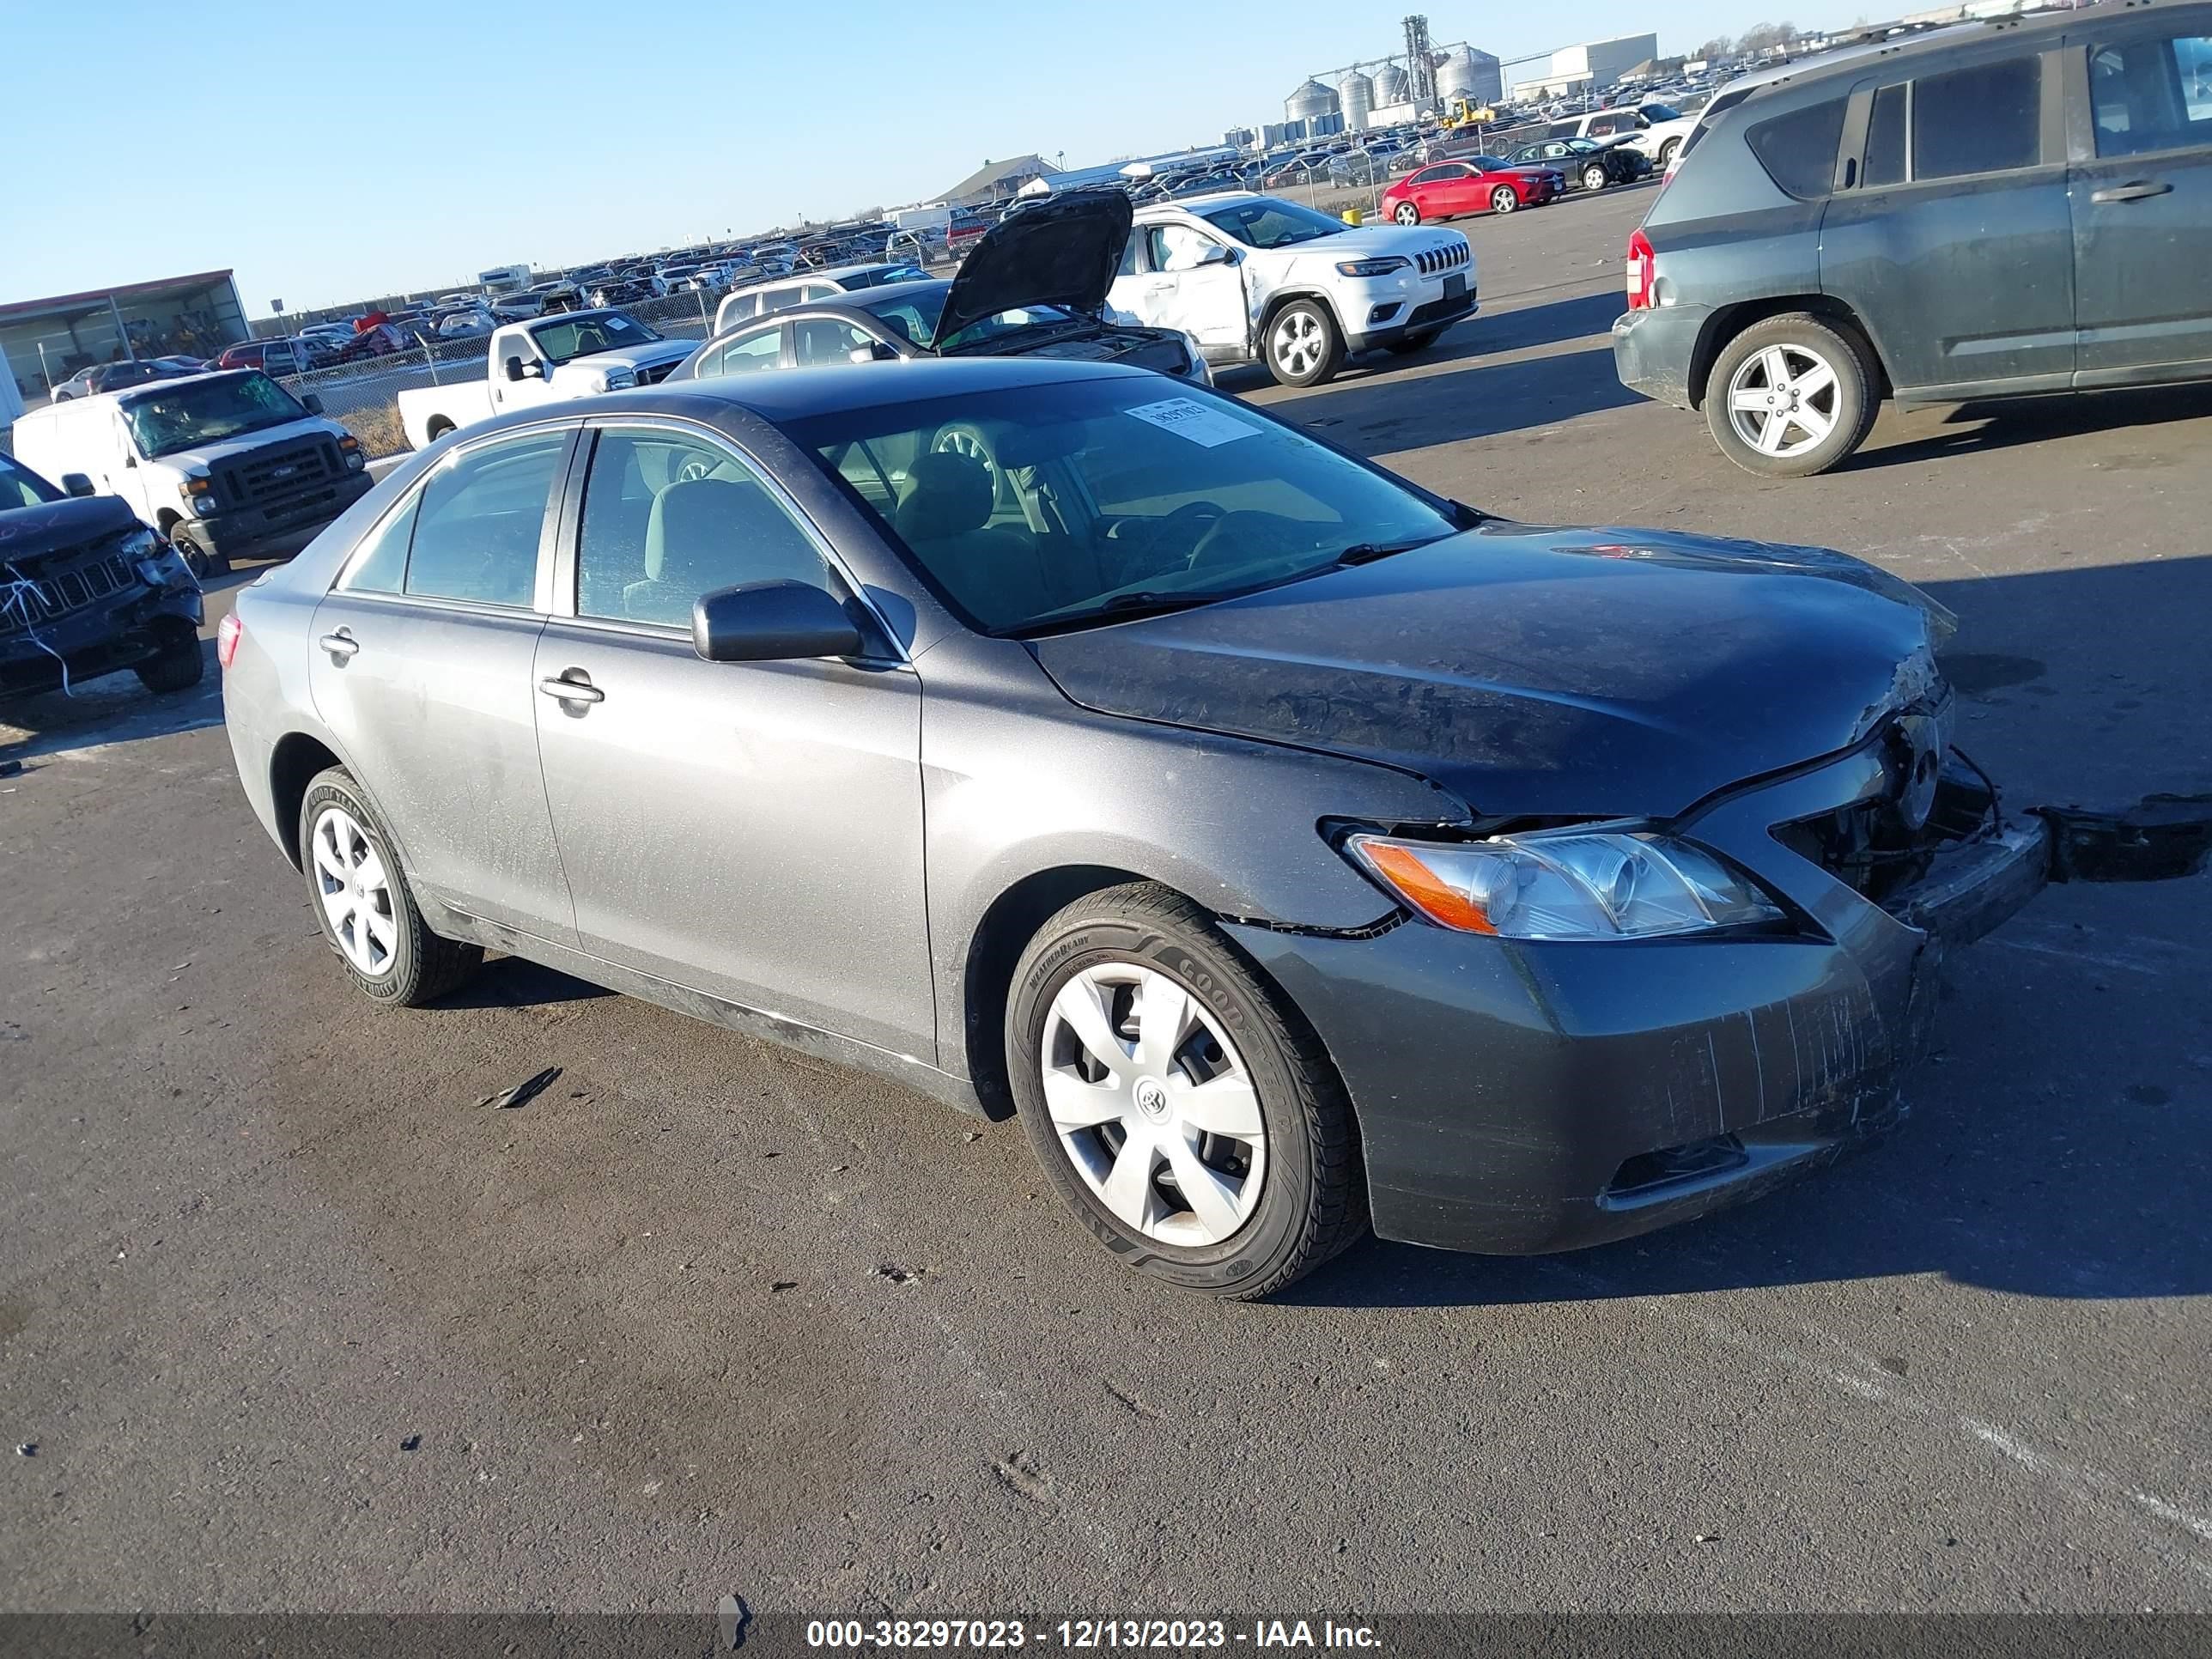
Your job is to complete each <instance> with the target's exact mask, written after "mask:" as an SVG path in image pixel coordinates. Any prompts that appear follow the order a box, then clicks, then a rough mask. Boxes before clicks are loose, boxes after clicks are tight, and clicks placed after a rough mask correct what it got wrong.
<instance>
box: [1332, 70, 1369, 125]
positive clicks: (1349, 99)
mask: <svg viewBox="0 0 2212 1659" xmlns="http://www.w3.org/2000/svg"><path fill="white" fill-rule="evenodd" d="M1336 92H1337V96H1338V97H1340V98H1341V99H1342V100H1344V130H1345V131H1346V132H1364V131H1367V127H1368V117H1369V116H1370V114H1371V113H1372V112H1373V111H1374V108H1375V83H1374V82H1372V81H1370V80H1369V79H1368V78H1367V77H1366V76H1364V75H1362V74H1361V73H1360V72H1359V71H1358V70H1352V73H1351V74H1349V75H1347V76H1345V77H1344V79H1342V80H1341V81H1340V82H1337V83H1336Z"/></svg>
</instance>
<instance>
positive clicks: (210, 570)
mask: <svg viewBox="0 0 2212 1659" xmlns="http://www.w3.org/2000/svg"><path fill="white" fill-rule="evenodd" d="M161 533H162V534H163V535H165V536H167V538H169V545H170V546H172V547H173V548H175V549H176V550H177V555H178V556H179V558H181V559H183V560H184V562H185V569H187V570H189V571H191V573H192V575H193V576H194V577H195V578H196V579H197V580H201V581H205V580H207V579H208V578H209V577H210V576H228V574H230V560H229V557H228V556H227V555H225V554H222V553H217V552H216V551H215V550H213V549H212V548H210V547H208V546H206V545H205V544H203V543H202V542H201V541H200V539H199V538H198V536H197V534H196V533H195V532H192V531H191V529H189V528H187V527H186V526H185V523H184V521H183V520H180V519H172V520H169V521H168V522H167V524H165V525H163V526H161Z"/></svg>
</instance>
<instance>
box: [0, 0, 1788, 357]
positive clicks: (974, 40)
mask: <svg viewBox="0 0 2212 1659" xmlns="http://www.w3.org/2000/svg"><path fill="white" fill-rule="evenodd" d="M1418 3H1420V0H1411V3H1405V4H1400V5H1394V6H1387V7H1371V8H1370V7H1353V6H1346V5H1344V4H1342V3H1340V0H1339V3H1328V0H1266V3H1253V0H1248V3H1242V4H1230V5H1221V4H1206V3H1198V0H1182V3H1158V0H1104V3H1098V0H1092V3H1088V4H1084V5H1080V6H1063V5H1056V4H1052V3H1046V4H1043V5H1031V6H1006V7H999V6H989V5H982V6H979V5H966V6H948V5H943V4H936V3H924V0H827V3H820V4H815V3H808V0H783V3H774V4H762V3H760V0H722V3H702V0H658V3H653V4H645V5H636V6H619V5H609V4H607V3H605V0H594V3H590V4H583V3H575V0H501V3H498V4H496V5H492V4H487V3H483V0H462V3H460V4H458V5H452V6H416V7H399V8H383V7H379V8H372V9H368V10H366V11H364V10H362V9H357V8H352V7H336V6H329V7H325V6H320V5H310V4H301V3H293V4H286V5H275V4H267V3H261V0H224V3H218V4H213V5H200V6H184V5H178V4H176V3H174V0H169V3H155V0H86V3H79V4H76V5H66V4H63V3H59V0H49V3H44V4H40V3H31V4H27V5H18V6H11V7H9V12H10V14H11V15H9V20H8V21H7V24H6V26H5V36H6V41H7V54H8V57H9V59H10V60H11V61H12V63H13V64H14V65H15V69H16V70H17V74H16V75H15V84H16V86H17V88H18V89H19V90H21V89H23V88H27V87H29V86H32V85H33V84H35V85H39V86H43V87H44V88H46V91H45V93H44V94H41V95H40V96H39V97H37V99H36V100H35V106H36V112H35V113H34V112H33V109H32V108H31V107H29V106H24V105H21V104H18V105H17V106H15V108H14V111H13V112H14V114H15V120H14V121H12V122H10V123H9V129H10V137H11V138H12V139H13V141H14V142H13V143H12V144H11V145H10V149H11V151H12V154H13V157H14V163H13V165H11V166H10V167H9V183H8V187H7V188H6V190H5V191H0V301H10V300H20V299H28V298H32V297H34V296H38V295H49V294H58V293H64V292H70V291H74V290H76V289H90V288H97V287H100V286H103V285H106V284H110V283H127V282H137V281H144V280H148V279H150V278H154V277H158V276H174V275H179V274H181V273H184V272H187V271H195V270H213V269H220V268H222V267H226V266H228V267H234V268H235V269H236V270H237V272H238V283H239V290H240V297H241V298H242V299H243V300H244V301H246V309H247V311H248V313H250V314H253V315H263V314H265V313H266V312H267V310H268V307H269V302H270V301H271V300H272V299H276V298H282V299H283V300H284V301H286V302H287V304H288V306H289V307H291V308H300V307H310V306H317V305H330V304H336V303H339V302H341V301H348V300H353V299H357V298H362V297H366V296H368V295H374V294H375V293H378V292H382V291H390V290H392V289H401V288H421V287H428V286H436V285H441V284H444V283H451V282H455V281H459V280H463V279H465V278H467V277H469V276H472V275H473V273H474V272H476V271H477V270H481V269H483V268H484V267H486V266H489V265H495V264H507V263H510V262H519V263H529V264H540V265H550V264H562V263H571V262H576V261H581V260H585V259H589V258H602V257H607V256H611V255H614V254H617V253H623V252H631V251H636V250H647V249H654V248H659V247H662V246H670V245H673V244H677V243H681V242H684V241H689V240H695V239H696V238H698V237H700V236H702V235H705V234H714V235H720V234H722V233H723V232H725V231H726V230H735V231H737V232H738V233H743V232H744V231H747V230H751V229H757V228H767V227H768V226H769V225H772V224H775V223H778V222H792V221H795V220H796V219H798V218H799V216H801V215H802V214H811V215H813V216H817V217H820V216H829V215H835V214H838V213H842V212H847V211H849V210H853V209H855V208H862V207H868V206H877V205H881V206H891V205H896V204H899V203H902V202H910V201H915V200H927V199H928V198H930V197H933V196H935V195H938V194H939V193H941V192H942V191H944V190H945V188H946V187H947V186H949V185H951V184H953V183H954V182H955V181H957V179H960V178H962V177H963V176H964V175H965V174H967V173H970V172H972V171H973V170H974V169H975V168H976V167H980V166H981V165H982V163H983V162H984V161H985V160H987V159H1000V158H1004V157H1006V156H1010V155H1021V154H1024V153H1026V152H1028V151H1030V150H1036V151H1038V152H1040V153H1042V154H1043V155H1047V156H1048V157H1049V156H1051V155H1053V154H1054V152H1064V153H1065V154H1066V159H1067V164H1068V165H1069V166H1071V167H1074V166H1082V165H1086V164H1089V163H1092V162H1097V161H1107V160H1109V159H1111V158H1113V157H1114V156H1115V155H1124V154H1130V153H1139V152H1144V151H1150V150H1158V149H1167V148H1170V147H1174V146H1176V145H1180V144H1183V143H1211V142H1216V141H1218V139H1219V137H1220V135H1221V132H1222V130H1223V129H1224V128H1225V127H1226V126H1229V125H1232V124H1236V123H1238V122H1248V121H1255V120H1263V119H1274V120H1279V119H1281V118H1282V117H1281V111H1282V100H1283V99H1284V98H1285V95H1287V94H1289V92H1290V91H1291V88H1293V87H1295V86H1296V85H1297V83H1298V82H1299V81H1300V80H1301V79H1302V78H1303V77H1304V76H1305V75H1307V74H1308V73H1310V72H1313V71H1317V70H1328V69H1331V68H1334V67H1336V66H1338V65H1340V64H1345V63H1347V62H1349V61H1351V60H1352V59H1354V58H1369V57H1376V56H1380V55H1382V54H1383V53H1385V52H1389V51H1391V50H1393V49H1394V48H1395V46H1397V44H1398V36H1399V22H1398V20H1399V17H1400V15H1401V14H1402V13H1403V12H1406V11H1408V10H1411V9H1413V4H1418ZM1771 15H1786V14H1778V13H1777V12H1776V11H1775V9H1774V8H1772V7H1761V6H1759V4H1757V3H1753V0H1682V3H1679V4H1674V5H1668V6H1655V5H1651V4H1650V3H1648V0H1647V3H1643V4H1637V3H1630V0H1580V3H1577V4H1576V5H1573V6H1571V7H1557V8H1539V7H1518V8H1510V9H1508V8H1500V7H1494V6H1481V7H1477V6H1474V5H1468V4H1463V3H1459V4H1453V3H1446V0H1431V3H1430V5H1429V9H1428V16H1429V24H1430V32H1431V35H1432V36H1433V38H1434V39H1435V40H1437V42H1439V43H1440V44H1441V43H1448V42H1452V41H1456V40H1473V41H1474V44H1475V45H1476V46H1480V47H1482V48H1483V49H1484V50H1486V51H1489V52H1495V53H1497V54H1498V56H1499V57H1501V58H1515V57H1519V56H1522V55H1524V54H1528V53H1533V52H1542V51H1548V50H1549V49H1550V48H1551V47H1553V46H1559V45H1565V44H1568V43H1569V42H1571V41H1573V40H1591V39H1598V38H1603V37H1605V36H1607V35H1612V34H1625V33H1638V32H1641V31H1644V30H1646V29H1650V28H1654V27H1656V29H1657V30H1658V32H1659V36H1660V41H1659V45H1660V50H1661V51H1662V52H1683V51H1686V50H1689V49H1692V48H1693V47H1695V46H1697V45H1698V43H1699V41H1701V40H1705V39H1706V38H1707V37H1708V36H1710V35H1711V34H1714V33H1738V32H1740V31H1741V30H1743V29H1746V28H1748V27H1751V26H1752V25H1753V24H1754V23H1757V22H1759V21H1763V20H1764V19H1765V18H1766V17H1768V16H1771ZM1547 17H1554V18H1556V19H1558V20H1559V21H1557V22H1556V23H1551V22H1547V21H1546V20H1547ZM1657 18H1663V20H1664V21H1655V19H1657ZM407 20H415V21H412V22H411V23H410V21H407ZM1796 21H1798V22H1799V23H1800V24H1801V25H1804V26H1807V27H1810V26H1813V25H1816V24H1818V23H1820V22H1821V21H1824V20H1823V19H1822V18H1820V17H1818V16H1812V15H1808V16H1805V17H1801V18H1798V19H1796ZM1565 31H1571V33H1566V32H1565ZM1555 33H1557V38H1556V39H1555V38H1553V37H1554V34H1555ZM41 64H47V65H52V66H53V72H52V74H51V75H46V74H40V73H36V72H33V73H31V74H29V75H28V76H26V74H25V71H26V70H32V71H35V70H36V69H37V66H39V65H41Z"/></svg>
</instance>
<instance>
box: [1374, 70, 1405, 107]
mask: <svg viewBox="0 0 2212 1659" xmlns="http://www.w3.org/2000/svg"><path fill="white" fill-rule="evenodd" d="M1412 101H1413V84H1412V82H1409V81H1407V79H1406V71H1405V70H1402V69H1401V68H1400V67H1399V66H1398V65H1397V64H1383V67H1382V69H1381V70H1379V71H1377V72H1376V76H1375V107H1376V108H1377V109H1388V108H1389V107H1390V106H1392V105H1393V104H1406V103H1411V102H1412Z"/></svg>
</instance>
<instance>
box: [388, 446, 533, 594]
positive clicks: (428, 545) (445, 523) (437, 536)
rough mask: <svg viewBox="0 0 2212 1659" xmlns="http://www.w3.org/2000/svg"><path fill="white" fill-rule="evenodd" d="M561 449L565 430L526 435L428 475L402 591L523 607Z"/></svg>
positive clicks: (477, 451)
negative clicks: (404, 586)
mask: <svg viewBox="0 0 2212 1659" xmlns="http://www.w3.org/2000/svg"><path fill="white" fill-rule="evenodd" d="M566 453H568V434H567V433H566V432H537V433H532V434H530V435H527V436H526V437H518V438H512V439H509V440H507V441H504V442H501V443H493V444H487V445H485V446H483V447H482V448H479V449H472V450H470V451H469V452H468V453H466V454H464V455H460V456H458V457H456V458H455V459H453V461H452V462H451V463H449V464H448V465H445V466H443V467H441V468H440V469H439V470H438V471H436V472H435V473H434V474H432V476H431V477H430V480H429V482H428V483H426V484H424V485H423V486H422V506H421V507H420V508H419V509H417V512H416V522H415V533H414V537H413V540H412V542H411V544H410V547H409V550H408V555H407V586H406V592H408V593H409V594H410V596H414V597H417V598H423V599H463V600H466V601H468V602H470V603H472V604H476V605H510V606H513V607H514V608H516V609H518V610H521V609H526V608H527V607H528V606H529V605H530V604H531V601H532V599H533V598H534V597H535V595H536V593H537V590H538V538H539V537H540V535H541V533H542V532H543V531H544V526H545V509H546V505H547V503H548V501H550V499H551V495H552V489H553V481H554V478H555V477H556V474H557V473H558V471H559V470H560V463H561V459H562V456H563V455H565V454H566Z"/></svg>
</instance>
